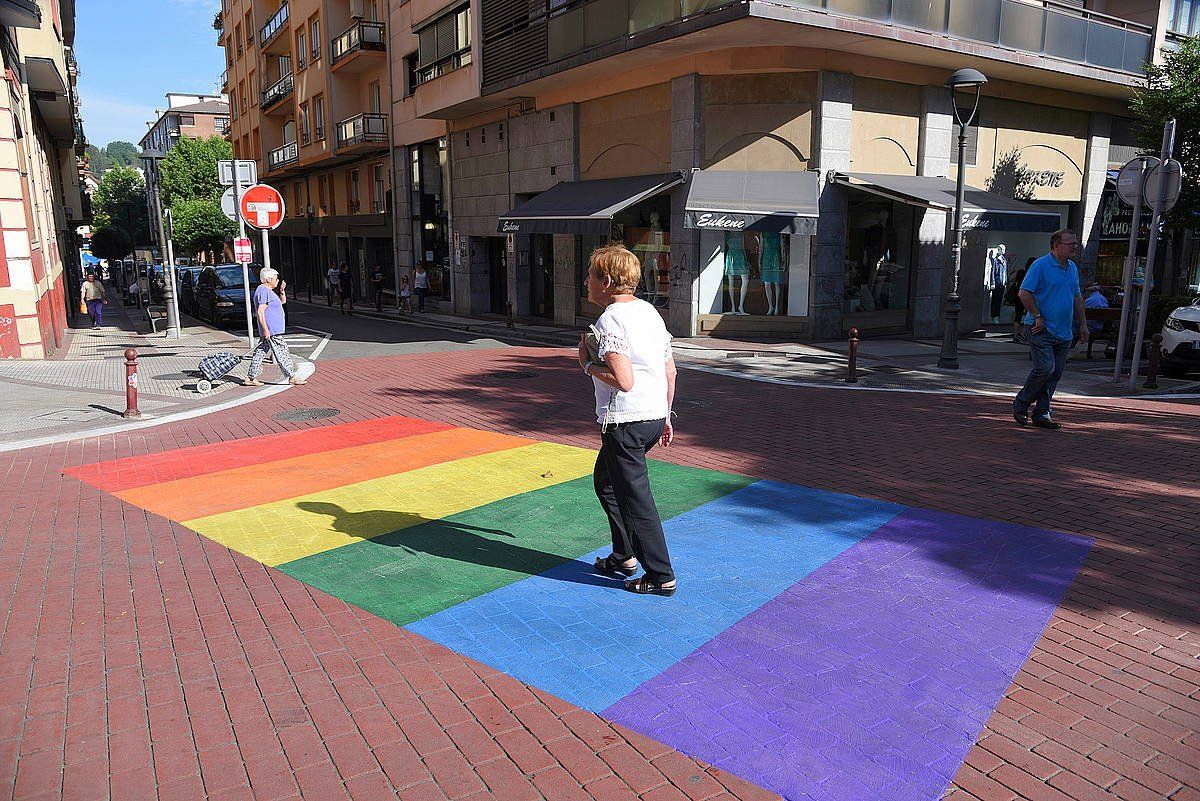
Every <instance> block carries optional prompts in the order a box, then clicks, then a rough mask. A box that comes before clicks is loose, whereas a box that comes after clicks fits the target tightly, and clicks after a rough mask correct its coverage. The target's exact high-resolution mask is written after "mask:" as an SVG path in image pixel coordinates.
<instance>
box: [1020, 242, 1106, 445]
mask: <svg viewBox="0 0 1200 801" xmlns="http://www.w3.org/2000/svg"><path fill="white" fill-rule="evenodd" d="M1078 247H1079V237H1078V235H1076V233H1075V232H1074V231H1072V230H1071V229H1069V228H1063V229H1062V230H1060V231H1055V232H1054V233H1053V234H1051V236H1050V252H1049V253H1047V254H1046V255H1045V256H1042V257H1041V258H1040V259H1038V260H1037V261H1035V262H1034V263H1033V264H1031V265H1029V271H1028V272H1027V273H1026V274H1025V280H1024V281H1022V282H1021V291H1020V292H1019V293H1018V294H1019V296H1020V298H1021V303H1023V304H1024V305H1025V309H1026V313H1025V324H1026V325H1028V326H1030V328H1029V351H1030V355H1031V356H1032V358H1033V370H1031V371H1030V373H1029V378H1027V379H1025V386H1023V387H1021V391H1020V392H1018V393H1017V399H1016V400H1014V401H1013V419H1014V420H1016V421H1017V424H1018V425H1022V426H1023V425H1025V424H1026V423H1028V422H1029V409H1030V407H1031V406H1032V407H1033V424H1034V425H1035V426H1037V427H1038V428H1050V429H1056V428H1062V426H1061V425H1059V424H1058V423H1056V422H1055V421H1054V420H1053V419H1051V417H1050V399H1051V398H1052V397H1054V388H1055V387H1056V386H1058V380H1059V379H1060V378H1062V374H1063V370H1065V369H1066V367H1067V356H1068V355H1070V352H1071V339H1072V337H1073V335H1074V333H1075V328H1076V326H1075V323H1076V321H1078V323H1079V341H1080V342H1082V343H1084V344H1085V345H1086V344H1087V341H1088V329H1087V326H1086V325H1084V324H1083V323H1084V320H1086V319H1087V318H1086V317H1085V315H1084V307H1083V295H1081V294H1080V292H1079V268H1078V267H1076V266H1075V262H1073V261H1071V256H1073V255H1074V254H1075V250H1076V248H1078Z"/></svg>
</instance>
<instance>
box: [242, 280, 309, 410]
mask: <svg viewBox="0 0 1200 801" xmlns="http://www.w3.org/2000/svg"><path fill="white" fill-rule="evenodd" d="M258 279H259V280H260V281H262V283H261V284H259V286H258V289H255V290H254V308H255V316H256V317H257V318H258V332H259V336H260V338H259V340H258V345H256V346H255V348H254V351H253V352H252V353H251V355H250V369H249V370H247V371H246V386H250V387H261V386H262V385H263V382H261V381H259V380H258V375H259V373H261V372H262V367H263V359H265V358H266V357H267V354H268V353H270V354H272V355H273V356H274V357H275V364H277V365H279V369H280V370H281V371H282V372H283V374H284V375H286V376H287V377H288V381H289V382H290V383H292V384H304V383H306V382H305V380H304V379H303V378H300V377H299V376H298V375H297V374H296V367H295V365H293V363H292V354H291V353H289V352H288V346H287V342H285V341H284V339H283V330H284V318H283V303H281V302H280V300H279V295H277V294H275V287H276V286H277V285H278V284H279V271H278V270H273V269H271V268H270V267H264V268H263V269H262V271H261V272H259V274H258Z"/></svg>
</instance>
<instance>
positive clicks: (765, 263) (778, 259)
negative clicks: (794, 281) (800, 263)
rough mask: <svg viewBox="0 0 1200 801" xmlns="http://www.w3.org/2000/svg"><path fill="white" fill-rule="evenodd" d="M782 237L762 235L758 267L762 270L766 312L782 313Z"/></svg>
mask: <svg viewBox="0 0 1200 801" xmlns="http://www.w3.org/2000/svg"><path fill="white" fill-rule="evenodd" d="M782 248H783V237H781V236H780V235H779V234H763V235H762V255H761V256H760V257H759V259H760V261H759V265H760V267H759V269H760V271H761V272H762V281H763V291H764V292H765V293H766V295H767V314H782V313H783V310H782V309H781V308H780V301H781V300H782V299H783V297H782V294H783V293H782V290H781V289H780V285H781V284H782V283H783V250H782Z"/></svg>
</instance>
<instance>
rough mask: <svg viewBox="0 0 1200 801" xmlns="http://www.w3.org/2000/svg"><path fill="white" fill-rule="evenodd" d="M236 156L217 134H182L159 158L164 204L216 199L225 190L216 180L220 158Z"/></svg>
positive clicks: (230, 146) (171, 204)
mask: <svg viewBox="0 0 1200 801" xmlns="http://www.w3.org/2000/svg"><path fill="white" fill-rule="evenodd" d="M231 158H233V146H232V145H230V144H229V143H228V142H226V141H225V140H224V139H221V138H219V137H216V136H210V137H209V138H208V139H191V138H188V137H180V139H179V141H178V142H177V143H176V144H175V147H173V148H171V150H170V152H169V153H167V155H166V157H165V158H164V159H163V160H162V161H161V162H159V174H160V177H161V184H162V195H163V204H164V205H167V206H170V207H171V208H172V209H174V207H175V204H176V203H178V202H179V201H185V200H217V199H219V198H220V197H221V192H222V191H223V190H224V187H222V186H221V185H220V184H219V183H218V182H217V162H218V161H222V160H228V159H231Z"/></svg>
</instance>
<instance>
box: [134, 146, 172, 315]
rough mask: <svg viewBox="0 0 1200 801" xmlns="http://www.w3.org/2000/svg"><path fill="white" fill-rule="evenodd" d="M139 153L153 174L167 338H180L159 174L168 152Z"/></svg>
mask: <svg viewBox="0 0 1200 801" xmlns="http://www.w3.org/2000/svg"><path fill="white" fill-rule="evenodd" d="M138 155H139V157H140V158H141V159H142V160H143V161H145V162H147V163H148V164H149V166H150V172H151V174H152V175H153V181H149V182H147V183H148V185H149V190H150V192H151V198H152V203H151V205H152V206H153V208H154V218H155V220H154V221H155V224H156V225H157V227H158V247H159V250H160V252H161V253H162V257H163V273H164V274H165V277H166V280H165V281H163V285H164V288H163V303H164V305H165V306H166V307H167V339H178V338H179V307H178V306H177V305H176V302H177V293H176V291H175V260H174V259H173V258H171V257H170V256H171V248H169V247H168V246H167V234H166V230H165V229H164V227H163V213H162V196H161V194H160V190H161V186H160V183H161V182H160V179H159V174H158V162H159V161H160V160H162V159H163V158H165V157H166V154H165V153H163V152H162V151H160V150H151V149H150V148H147V149H145V150H143V151H142V152H141V153H140V154H138Z"/></svg>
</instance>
